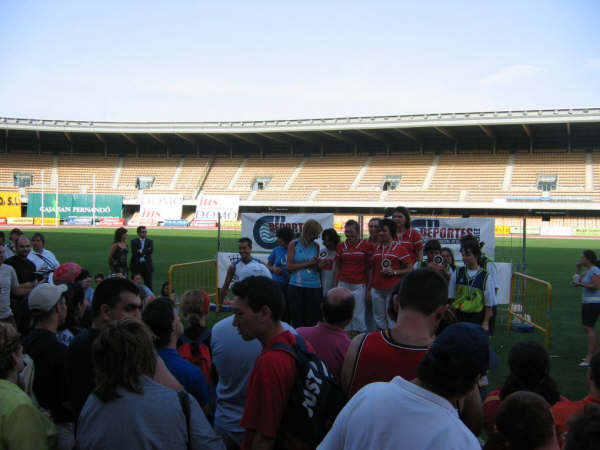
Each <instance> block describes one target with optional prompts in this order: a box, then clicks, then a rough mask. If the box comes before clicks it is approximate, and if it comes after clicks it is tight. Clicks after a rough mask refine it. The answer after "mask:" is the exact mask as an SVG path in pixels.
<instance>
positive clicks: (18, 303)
mask: <svg viewBox="0 0 600 450" xmlns="http://www.w3.org/2000/svg"><path fill="white" fill-rule="evenodd" d="M15 249H16V252H17V253H16V254H15V255H14V256H11V257H10V258H8V259H7V260H6V261H4V263H5V264H8V265H9V266H12V267H13V269H15V272H16V273H17V280H18V281H19V286H18V287H19V288H20V291H21V292H23V293H24V294H23V295H20V296H14V295H13V296H12V298H11V307H12V310H13V314H14V316H15V322H16V323H17V329H18V330H19V333H21V334H25V333H26V332H27V331H28V330H27V328H28V326H29V311H28V308H27V294H29V292H31V290H32V289H33V288H34V286H35V264H34V263H32V262H31V261H30V260H29V259H28V258H27V255H29V251H30V250H31V245H30V243H29V239H27V237H26V236H25V235H21V236H19V238H18V239H17V241H16V243H15Z"/></svg>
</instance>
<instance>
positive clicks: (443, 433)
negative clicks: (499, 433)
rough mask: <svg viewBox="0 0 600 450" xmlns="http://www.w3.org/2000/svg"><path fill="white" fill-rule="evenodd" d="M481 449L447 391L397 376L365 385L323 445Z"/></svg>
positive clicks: (322, 449) (365, 449) (326, 449)
mask: <svg viewBox="0 0 600 450" xmlns="http://www.w3.org/2000/svg"><path fill="white" fill-rule="evenodd" d="M398 448H407V449H411V450H425V449H427V450H471V449H472V450H481V444H480V443H479V440H478V439H477V438H476V437H475V435H474V434H473V433H472V432H471V431H470V430H469V429H468V428H467V427H466V426H465V425H464V424H463V423H462V421H461V420H460V418H459V417H458V412H457V411H456V409H455V408H454V407H453V406H452V404H451V403H450V402H449V401H448V400H446V399H445V398H443V397H440V396H439V395H437V394H434V393H433V392H430V391H428V390H426V389H423V388H421V387H419V386H417V385H415V384H413V383H410V382H408V381H406V380H405V379H403V378H402V377H395V378H394V379H392V381H390V382H389V383H372V384H368V385H366V386H365V387H363V388H362V389H361V390H360V391H358V392H357V393H356V394H355V395H354V397H352V398H351V399H350V401H349V402H348V403H347V404H346V406H345V407H344V409H342V411H341V412H340V414H339V415H338V417H337V419H336V420H335V423H334V424H333V427H332V428H331V430H330V431H329V434H327V436H325V439H324V440H323V442H321V444H320V445H319V446H318V447H317V449H318V450H333V449H344V450H352V449H355V450H369V449H372V450H386V449H389V450H396V449H398Z"/></svg>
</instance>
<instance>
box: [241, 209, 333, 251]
mask: <svg viewBox="0 0 600 450" xmlns="http://www.w3.org/2000/svg"><path fill="white" fill-rule="evenodd" d="M309 219H314V220H316V221H317V222H319V223H320V224H321V226H322V227H323V229H326V228H333V214H332V213H310V214H257V213H244V214H242V236H244V237H248V238H250V239H252V244H253V245H252V250H253V251H258V252H270V251H271V250H273V249H274V248H275V247H276V246H277V236H276V234H275V233H276V232H277V230H278V229H279V228H283V227H289V228H291V229H292V230H293V231H294V233H295V234H296V233H297V234H300V233H302V227H303V226H304V223H305V222H306V221H307V220H309Z"/></svg>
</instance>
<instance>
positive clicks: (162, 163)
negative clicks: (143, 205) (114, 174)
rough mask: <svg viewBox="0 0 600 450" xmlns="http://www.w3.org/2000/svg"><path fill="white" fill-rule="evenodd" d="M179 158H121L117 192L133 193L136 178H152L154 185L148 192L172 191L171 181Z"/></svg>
mask: <svg viewBox="0 0 600 450" xmlns="http://www.w3.org/2000/svg"><path fill="white" fill-rule="evenodd" d="M178 164H179V158H165V157H164V156H162V157H161V156H144V157H139V158H138V157H130V156H126V157H124V158H123V168H122V170H121V176H120V177H119V181H118V185H119V190H120V191H122V192H123V193H127V194H130V193H132V192H133V193H135V191H136V181H137V177H140V176H151V177H154V184H153V185H152V187H151V188H150V189H148V192H152V191H162V192H164V191H167V192H169V191H172V189H171V187H170V186H171V181H172V179H173V175H174V174H175V169H176V167H177V165H178Z"/></svg>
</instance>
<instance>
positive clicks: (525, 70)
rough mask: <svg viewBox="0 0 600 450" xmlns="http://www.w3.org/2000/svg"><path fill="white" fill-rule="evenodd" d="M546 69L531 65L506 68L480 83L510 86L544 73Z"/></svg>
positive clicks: (484, 78) (516, 65) (483, 78)
mask: <svg viewBox="0 0 600 450" xmlns="http://www.w3.org/2000/svg"><path fill="white" fill-rule="evenodd" d="M543 71H544V69H543V68H542V67H539V66H534V65H531V64H515V65H512V66H506V67H503V68H501V69H500V70H498V71H497V72H494V73H491V74H489V75H486V76H484V77H482V78H481V80H480V83H481V84H482V85H484V86H491V85H495V84H509V83H513V82H515V81H519V80H523V79H526V78H530V77H532V76H533V75H535V74H538V73H540V72H543Z"/></svg>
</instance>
